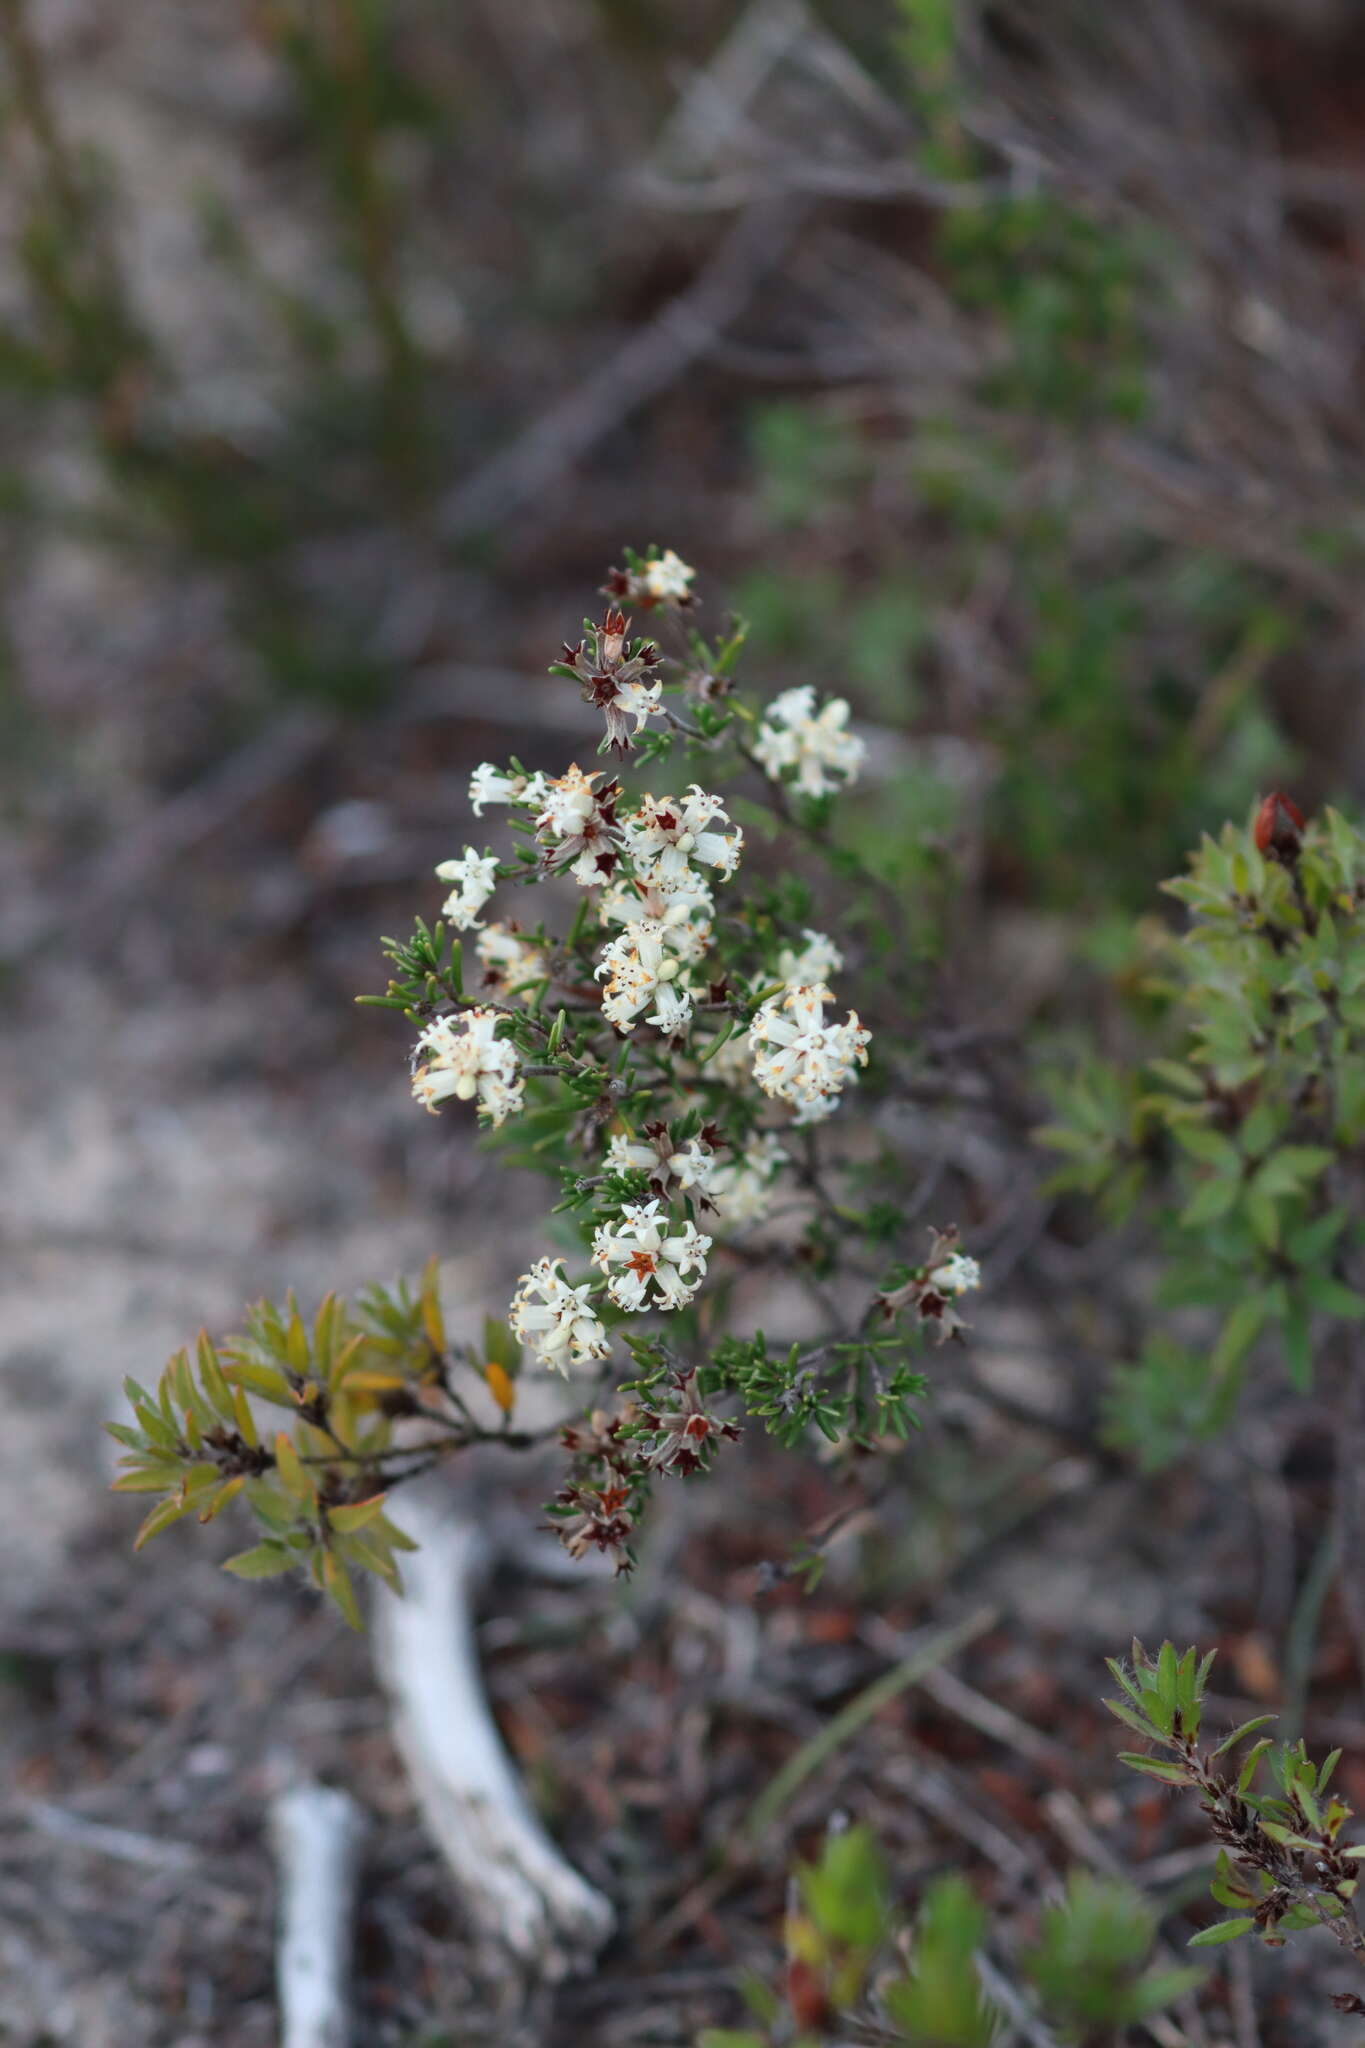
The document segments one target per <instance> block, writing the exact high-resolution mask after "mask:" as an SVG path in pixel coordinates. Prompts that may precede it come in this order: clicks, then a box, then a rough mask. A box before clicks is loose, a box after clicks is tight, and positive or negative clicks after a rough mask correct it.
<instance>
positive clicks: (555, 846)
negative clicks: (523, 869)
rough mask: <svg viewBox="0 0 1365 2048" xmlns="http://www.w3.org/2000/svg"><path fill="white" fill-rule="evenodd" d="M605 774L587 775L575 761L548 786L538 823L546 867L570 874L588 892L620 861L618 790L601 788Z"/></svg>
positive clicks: (616, 786) (611, 786)
mask: <svg viewBox="0 0 1365 2048" xmlns="http://www.w3.org/2000/svg"><path fill="white" fill-rule="evenodd" d="M601 780H602V771H601V770H600V769H599V770H598V771H597V773H596V774H593V775H585V774H584V773H583V770H582V769H581V768H580V767H579V766H578V763H577V762H576V761H575V762H574V763H573V765H572V766H571V767H569V768H566V769H565V771H564V773H563V774H562V775H557V776H555V777H553V778H552V779H551V780H550V781H549V782H547V783H546V785H545V791H544V803H543V807H542V809H541V812H540V815H539V817H538V818H537V819H536V837H537V838H538V839H539V840H540V842H541V844H542V845H543V846H544V847H545V848H546V851H545V854H544V856H543V859H544V864H545V866H546V867H547V868H552V869H558V870H567V871H568V873H569V874H571V875H572V876H573V878H574V880H575V881H576V882H577V883H578V884H579V885H580V886H581V887H582V888H584V889H591V888H593V887H594V886H595V885H596V884H598V883H604V882H607V881H609V880H610V878H611V874H612V870H613V869H614V868H615V866H616V863H617V861H618V860H619V858H620V853H619V850H618V849H619V843H620V837H621V834H620V831H619V828H618V827H617V824H616V800H617V798H618V796H619V795H620V785H619V784H618V783H617V782H616V781H615V780H612V781H610V782H608V783H606V784H605V785H604V787H603V788H602V789H600V790H599V789H598V788H597V786H596V785H597V784H598V783H599V782H601Z"/></svg>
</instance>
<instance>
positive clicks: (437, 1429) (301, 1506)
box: [106, 1262, 517, 1628]
mask: <svg viewBox="0 0 1365 2048" xmlns="http://www.w3.org/2000/svg"><path fill="white" fill-rule="evenodd" d="M516 1368H517V1354H516V1347H515V1346H514V1345H512V1344H511V1340H510V1337H509V1336H508V1333H507V1332H506V1330H505V1328H503V1327H502V1326H500V1325H496V1324H490V1325H489V1328H488V1330H487V1331H486V1332H485V1342H484V1355H483V1357H482V1358H479V1357H476V1356H472V1355H468V1354H457V1353H456V1352H455V1351H454V1350H453V1349H452V1348H451V1347H450V1345H449V1344H448V1342H447V1339H446V1334H445V1325H444V1320H443V1317H442V1313H441V1303H440V1297H439V1293H438V1291H437V1285H436V1272H435V1265H434V1262H433V1264H432V1265H431V1266H429V1267H428V1269H427V1272H426V1274H425V1275H424V1277H423V1280H422V1284H421V1286H420V1288H418V1289H417V1290H415V1291H414V1290H412V1289H410V1288H409V1287H408V1286H407V1285H406V1283H400V1285H399V1286H397V1287H396V1288H392V1289H389V1288H379V1287H376V1288H372V1289H371V1290H370V1291H369V1293H368V1294H366V1295H364V1296H363V1297H362V1298H361V1299H360V1300H359V1301H358V1302H357V1303H356V1304H355V1305H354V1306H353V1307H352V1306H348V1304H347V1303H346V1302H345V1301H342V1300H341V1299H339V1298H338V1297H337V1296H336V1295H328V1297H327V1298H326V1300H325V1301H324V1302H323V1303H322V1304H321V1306H320V1307H319V1309H318V1311H317V1314H316V1316H315V1317H314V1318H313V1320H312V1322H311V1323H310V1322H306V1321H305V1320H304V1318H303V1316H302V1315H301V1314H300V1312H299V1309H298V1306H297V1304H296V1303H295V1302H294V1300H293V1299H292V1297H291V1298H290V1299H289V1301H288V1302H287V1303H286V1304H285V1306H284V1307H283V1308H277V1307H276V1306H275V1305H274V1304H273V1303H271V1302H267V1301H263V1302H260V1303H258V1304H257V1306H256V1308H255V1309H253V1310H252V1312H251V1314H250V1317H249V1320H248V1323H247V1327H246V1330H245V1331H244V1332H243V1333H242V1334H241V1335H240V1336H237V1337H232V1338H229V1339H228V1340H227V1342H226V1343H224V1344H223V1345H221V1346H215V1345H213V1344H212V1343H211V1342H210V1341H209V1339H208V1337H207V1336H206V1335H202V1334H201V1336H200V1338H199V1340H198V1344H197V1346H196V1348H195V1350H194V1352H193V1353H192V1354H191V1353H190V1352H188V1351H179V1352H177V1353H176V1354H175V1356H174V1357H173V1358H172V1359H171V1361H170V1363H169V1364H168V1365H167V1367H166V1369H165V1371H164V1372H163V1374H162V1375H161V1379H160V1381H159V1383H158V1386H157V1390H156V1392H155V1393H154V1394H153V1393H149V1392H148V1391H147V1390H146V1389H145V1388H143V1387H141V1386H140V1385H139V1384H138V1383H137V1381H135V1380H129V1381H127V1382H126V1388H125V1391H126V1393H127V1397H128V1401H129V1403H130V1405H131V1408H132V1412H133V1421H132V1422H131V1423H116V1422H111V1423H108V1424H106V1428H107V1429H108V1430H109V1433H110V1435H111V1436H113V1437H114V1438H115V1440H116V1441H117V1442H118V1443H120V1444H121V1445H122V1446H123V1449H124V1456H123V1458H122V1459H121V1460H120V1463H121V1465H122V1467H123V1471H122V1473H121V1475H120V1477H119V1478H118V1479H117V1480H116V1481H115V1482H114V1484H115V1490H116V1491H118V1492H122V1493H152V1494H156V1495H158V1496H159V1498H158V1500H157V1501H156V1503H155V1505H154V1506H153V1507H152V1509H151V1511H150V1512H149V1513H148V1515H147V1517H146V1519H145V1520H144V1521H143V1524H142V1527H141V1529H140V1531H139V1533H138V1537H137V1543H138V1547H139V1548H140V1547H141V1545H142V1544H144V1543H146V1542H148V1541H149V1540H150V1539H151V1538H152V1537H153V1536H156V1535H159V1534H160V1532H161V1531H162V1530H163V1529H167V1528H169V1527H170V1526H171V1524H172V1523H173V1522H178V1521H180V1520H181V1519H182V1518H183V1517H184V1516H186V1515H190V1514H194V1515H196V1516H197V1517H198V1519H199V1520H200V1521H201V1522H208V1521H212V1520H213V1519H214V1517H215V1516H217V1515H218V1514H220V1513H221V1512H222V1511H223V1509H224V1508H226V1507H228V1506H230V1505H231V1504H232V1503H233V1502H240V1503H241V1505H242V1506H243V1507H245V1508H246V1509H247V1510H249V1512H250V1514H251V1515H252V1517H253V1518H254V1520H255V1522H256V1523H257V1525H258V1527H259V1529H260V1530H261V1532H262V1535H261V1540H260V1541H259V1542H258V1543H256V1544H255V1545H254V1547H253V1548H251V1549H249V1550H245V1551H242V1552H240V1553H239V1554H238V1555H237V1556H235V1557H231V1558H229V1559H228V1560H227V1563H226V1566H225V1569H226V1570H227V1571H230V1572H233V1573H235V1574H236V1575H237V1576H238V1577H239V1578H246V1579H261V1578H273V1577H276V1576H278V1575H279V1574H282V1573H285V1572H300V1573H304V1574H306V1575H307V1576H308V1577H309V1578H310V1579H311V1580H312V1582H313V1584H314V1585H316V1586H318V1587H319V1588H320V1589H321V1590H322V1591H323V1592H324V1593H326V1594H327V1595H328V1597H329V1598H330V1599H331V1600H332V1601H333V1602H334V1604H335V1605H336V1607H337V1608H338V1610H339V1611H340V1613H341V1614H342V1615H343V1617H344V1618H345V1620H346V1621H347V1622H348V1623H349V1624H350V1625H351V1626H352V1627H354V1628H358V1627H359V1626H360V1610H359V1606H358V1604H357V1601H356V1596H355V1589H354V1586H353V1584H352V1579H351V1574H352V1572H355V1571H360V1572H362V1573H363V1572H373V1573H375V1574H376V1576H377V1577H379V1578H381V1579H382V1580H383V1581H384V1582H385V1584H387V1585H390V1586H392V1587H394V1588H395V1590H396V1589H397V1587H398V1585H399V1574H398V1567H397V1564H396V1562H395V1557H394V1553H395V1552H396V1551H402V1550H408V1549H411V1547H412V1546H411V1544H410V1543H409V1541H408V1539H407V1538H406V1537H405V1536H404V1535H403V1534H402V1532H401V1531H400V1530H399V1529H397V1528H396V1527H395V1526H394V1524H393V1523H392V1522H391V1521H390V1520H389V1519H388V1517H387V1516H386V1515H385V1513H384V1502H385V1496H386V1493H387V1490H388V1489H389V1488H390V1487H391V1486H392V1485H394V1484H397V1483H400V1482H401V1481H402V1480H404V1479H408V1478H411V1477H413V1476H414V1475H415V1473H416V1472H418V1471H421V1470H422V1469H424V1467H425V1466H426V1465H428V1464H430V1463H431V1462H432V1461H433V1459H434V1458H435V1457H437V1456H444V1455H446V1454H447V1453H448V1451H449V1450H450V1449H451V1448H452V1446H455V1445H461V1444H468V1443H471V1442H474V1441H477V1440H479V1439H481V1438H484V1437H489V1438H492V1437H497V1438H499V1439H501V1440H503V1441H508V1440H513V1441H515V1439H510V1438H509V1433H508V1431H507V1429H506V1428H505V1427H504V1428H502V1429H494V1428H484V1427H481V1426H480V1425H479V1424H478V1423H477V1422H476V1421H475V1420H474V1417H473V1415H472V1414H471V1412H470V1408H469V1405H468V1401H467V1399H466V1395H465V1393H463V1392H462V1391H461V1385H460V1378H461V1374H464V1375H465V1376H466V1389H467V1390H472V1387H473V1385H474V1383H475V1381H476V1380H482V1381H483V1382H484V1383H485V1385H486V1386H487V1388H488V1391H489V1392H490V1393H491V1394H492V1396H493V1399H494V1401H495V1403H496V1404H497V1406H498V1407H499V1408H500V1409H502V1411H503V1416H504V1423H505V1422H506V1418H507V1416H508V1414H509V1413H510V1408H511V1397H510V1387H511V1381H512V1379H513V1377H514V1376H515V1372H516ZM499 1375H500V1377H499ZM262 1406H264V1407H266V1408H276V1409H281V1410H283V1411H284V1413H285V1414H286V1415H287V1416H288V1418H289V1427H287V1428H284V1429H280V1430H278V1431H275V1432H273V1433H272V1432H270V1431H268V1430H267V1431H263V1430H262V1427H261V1424H260V1420H259V1413H260V1409H261V1407H262ZM405 1418H407V1419H412V1420H416V1421H420V1422H421V1423H422V1424H424V1425H425V1428H426V1435H425V1439H423V1438H417V1439H415V1440H414V1439H413V1438H411V1437H408V1438H405V1439H404V1440H403V1442H402V1443H401V1444H399V1443H395V1441H394V1428H395V1425H396V1424H397V1423H398V1422H399V1421H400V1420H402V1419H405Z"/></svg>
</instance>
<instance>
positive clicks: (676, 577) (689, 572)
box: [639, 548, 697, 604]
mask: <svg viewBox="0 0 1365 2048" xmlns="http://www.w3.org/2000/svg"><path fill="white" fill-rule="evenodd" d="M696 573H697V572H696V570H695V569H690V568H689V567H688V565H687V563H686V562H684V561H683V559H682V557H681V556H680V555H676V554H674V552H673V550H672V548H665V549H664V551H663V553H662V554H661V555H657V556H656V557H655V559H654V560H653V561H652V562H646V563H645V564H644V566H643V567H642V568H641V570H640V577H639V580H640V584H641V588H642V590H643V592H644V594H645V595H646V596H648V597H652V598H653V599H654V602H655V603H656V604H667V603H668V601H669V599H670V598H671V599H672V600H673V601H674V602H675V603H686V601H687V599H688V598H689V597H690V596H691V595H692V592H691V589H690V585H691V583H692V580H693V578H694V577H695V576H696Z"/></svg>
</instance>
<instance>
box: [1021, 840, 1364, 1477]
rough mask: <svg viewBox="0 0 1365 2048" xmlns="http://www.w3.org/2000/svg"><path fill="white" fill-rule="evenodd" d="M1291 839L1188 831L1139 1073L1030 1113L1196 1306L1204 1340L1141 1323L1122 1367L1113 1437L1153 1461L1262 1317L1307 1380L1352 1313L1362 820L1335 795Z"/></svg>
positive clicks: (1085, 1086)
mask: <svg viewBox="0 0 1365 2048" xmlns="http://www.w3.org/2000/svg"><path fill="white" fill-rule="evenodd" d="M1296 837H1298V841H1299V843H1298V844H1297V845H1296V846H1295V848H1294V850H1293V852H1292V854H1286V855H1285V856H1284V857H1282V858H1276V857H1274V856H1273V853H1272V852H1263V851H1261V850H1259V849H1258V847H1257V845H1256V843H1255V840H1254V837H1253V834H1252V831H1251V829H1250V827H1248V828H1246V829H1243V830H1240V831H1239V830H1237V829H1236V828H1234V827H1233V826H1231V825H1229V826H1228V827H1226V828H1225V830H1224V831H1223V833H1222V834H1221V836H1220V838H1219V839H1218V840H1216V841H1215V840H1213V839H1210V838H1208V837H1205V839H1204V841H1203V843H1202V845H1201V846H1200V849H1199V851H1198V853H1197V854H1196V855H1195V856H1194V859H1193V861H1192V863H1191V868H1190V872H1189V874H1188V875H1186V876H1182V877H1181V878H1180V879H1178V880H1176V881H1174V882H1170V883H1167V884H1166V887H1167V889H1168V891H1169V893H1170V894H1171V895H1172V896H1174V897H1176V898H1177V899H1178V900H1179V901H1180V902H1182V903H1183V904H1184V905H1185V906H1186V907H1187V910H1188V911H1189V913H1190V922H1189V925H1188V928H1187V929H1186V931H1185V932H1184V933H1182V934H1180V935H1179V936H1176V935H1166V936H1164V937H1163V938H1162V939H1161V940H1160V942H1159V943H1158V945H1157V948H1156V951H1155V954H1154V957H1153V958H1152V959H1151V962H1150V973H1149V976H1148V988H1149V990H1150V991H1151V993H1152V994H1154V995H1155V996H1156V998H1157V1000H1158V1002H1159V1003H1160V1005H1161V1007H1162V1010H1163V1012H1164V1023H1163V1027H1162V1028H1163V1034H1164V1037H1165V1040H1166V1047H1165V1050H1164V1052H1163V1056H1162V1057H1159V1058H1154V1059H1152V1060H1150V1061H1149V1062H1148V1065H1147V1068H1146V1073H1145V1077H1135V1076H1134V1075H1133V1074H1132V1073H1131V1072H1126V1071H1124V1070H1123V1069H1121V1068H1118V1067H1116V1066H1112V1065H1111V1066H1105V1065H1102V1064H1099V1063H1096V1064H1094V1065H1092V1067H1091V1068H1089V1069H1088V1070H1087V1071H1085V1072H1083V1073H1082V1074H1080V1075H1079V1076H1077V1077H1075V1078H1073V1079H1071V1080H1069V1081H1067V1082H1065V1083H1063V1084H1062V1085H1060V1086H1059V1087H1058V1088H1057V1089H1056V1090H1055V1091H1054V1100H1055V1103H1056V1107H1057V1110H1058V1117H1057V1121H1056V1122H1055V1123H1053V1124H1051V1125H1049V1126H1047V1127H1045V1128H1044V1129H1043V1130H1042V1131H1040V1132H1039V1134H1038V1135H1039V1137H1040V1140H1041V1142H1042V1143H1043V1144H1045V1145H1048V1146H1050V1147H1052V1148H1053V1149H1054V1150H1056V1151H1058V1152H1059V1153H1061V1154H1062V1155H1063V1158H1064V1160H1065V1164H1064V1165H1063V1167H1062V1169H1061V1171H1060V1172H1059V1173H1058V1174H1057V1175H1056V1176H1055V1177H1054V1181H1053V1186H1054V1187H1055V1188H1057V1189H1067V1188H1075V1189H1078V1190H1081V1191H1083V1192H1084V1193H1086V1194H1087V1195H1089V1196H1092V1197H1095V1198H1097V1199H1098V1200H1099V1202H1100V1204H1101V1206H1102V1208H1104V1209H1105V1210H1106V1212H1107V1213H1109V1214H1111V1215H1126V1214H1129V1213H1131V1212H1132V1211H1133V1210H1134V1209H1135V1208H1136V1209H1141V1210H1143V1211H1144V1212H1145V1213H1147V1214H1149V1215H1151V1216H1152V1217H1153V1219H1154V1220H1155V1222H1156V1224H1157V1227H1158V1228H1159V1229H1160V1231H1161V1232H1162V1235H1163V1239H1164V1242H1165V1245H1166V1248H1167V1264H1166V1271H1165V1275H1164V1278H1163V1281H1162V1286H1161V1290H1160V1299H1161V1301H1162V1302H1163V1304H1164V1305H1165V1306H1167V1307H1168V1308H1171V1309H1179V1310H1181V1311H1188V1310H1191V1309H1196V1310H1204V1311H1206V1312H1212V1314H1213V1316H1214V1317H1216V1324H1215V1333H1214V1335H1213V1337H1212V1340H1211V1341H1210V1342H1209V1343H1207V1344H1206V1345H1204V1346H1203V1347H1202V1348H1200V1349H1195V1348H1193V1347H1190V1346H1187V1345H1182V1344H1179V1343H1175V1342H1170V1341H1168V1340H1166V1339H1165V1338H1164V1337H1155V1336H1154V1337H1153V1339H1152V1340H1151V1341H1150V1342H1149V1343H1148V1345H1147V1347H1146V1348H1145V1350H1144V1352H1143V1355H1142V1357H1141V1359H1140V1361H1139V1362H1138V1363H1137V1364H1136V1365H1134V1366H1129V1367H1127V1368H1125V1369H1124V1370H1122V1371H1121V1372H1120V1373H1119V1375H1118V1377H1117V1380H1116V1384H1115V1388H1114V1392H1113V1395H1112V1399H1111V1404H1110V1425H1111V1429H1112V1432H1113V1434H1114V1437H1115V1440H1116V1441H1118V1442H1120V1443H1122V1444H1124V1445H1127V1446H1129V1447H1131V1448H1133V1449H1134V1450H1136V1451H1137V1452H1138V1453H1139V1455H1140V1456H1141V1458H1142V1459H1143V1461H1144V1462H1145V1463H1146V1464H1147V1465H1149V1466H1151V1467H1156V1466H1158V1465H1160V1464H1162V1463H1165V1462H1167V1461H1168V1459H1169V1458H1170V1457H1172V1456H1174V1455H1177V1454H1178V1452H1179V1450H1180V1449H1181V1448H1183V1445H1184V1443H1185V1442H1186V1441H1187V1440H1188V1436H1189V1435H1191V1434H1203V1433H1206V1432H1207V1431H1209V1430H1211V1429H1215V1428H1217V1427H1219V1426H1220V1425H1221V1424H1222V1423H1224V1422H1225V1421H1226V1420H1227V1418H1228V1416H1229V1415H1230V1413H1231V1412H1232V1410H1233V1408H1234V1406H1235V1404H1236V1401H1237V1397H1238V1393H1239V1390H1240V1388H1241V1385H1242V1382H1243V1379H1244V1376H1245V1374H1246V1372H1247V1370H1248V1368H1249V1367H1250V1365H1251V1364H1252V1363H1253V1361H1254V1360H1255V1359H1256V1358H1257V1356H1258V1355H1259V1354H1260V1353H1261V1352H1262V1351H1264V1350H1266V1349H1268V1348H1269V1340H1270V1339H1271V1338H1272V1337H1273V1339H1274V1348H1275V1350H1276V1351H1277V1352H1278V1354H1279V1355H1280V1356H1281V1357H1282V1359H1283V1361H1284V1365H1285V1368H1286V1370H1287V1372H1288V1375H1289V1377H1290V1379H1291V1381H1292V1382H1293V1384H1294V1385H1295V1386H1296V1387H1298V1388H1300V1389H1306V1388H1307V1387H1308V1386H1309V1385H1310V1384H1311V1382H1312V1377H1313V1370H1314V1361H1315V1358H1316V1356H1317V1354H1318V1351H1319V1350H1320V1348H1321V1345H1322V1343H1323V1341H1324V1339H1325V1337H1326V1336H1327V1335H1328V1334H1329V1333H1330V1331H1331V1330H1332V1329H1333V1328H1334V1327H1335V1328H1339V1327H1341V1326H1342V1325H1343V1324H1346V1325H1350V1324H1352V1323H1355V1322H1358V1321H1359V1320H1360V1319H1361V1317H1362V1316H1365V1297H1362V1296H1361V1295H1360V1294H1359V1293H1358V1292H1357V1291H1356V1290H1355V1288H1354V1287H1353V1286H1352V1285H1350V1284H1349V1280H1348V1278H1347V1274H1348V1272H1349V1260H1350V1257H1351V1255H1352V1253H1353V1251H1354V1248H1355V1247H1356V1246H1357V1245H1358V1244H1359V1242H1360V1233H1361V1226H1360V1222H1359V1199H1358V1194H1356V1192H1355V1191H1356V1189H1357V1186H1358V1182H1357V1168H1356V1165H1355V1158H1356V1154H1357V1152H1358V1148H1359V1146H1360V1144H1361V1141H1362V1138H1365V1079H1363V1078H1362V1077H1363V1076H1365V945H1363V944H1362V938H1361V913H1362V905H1365V837H1362V835H1361V834H1360V832H1359V831H1358V830H1357V829H1356V828H1355V827H1354V826H1353V825H1351V824H1350V823H1349V822H1348V821H1347V820H1346V819H1345V818H1343V817H1341V816H1340V815H1339V814H1338V813H1337V812H1335V811H1330V810H1329V811H1327V812H1326V813H1325V814H1324V816H1323V818H1322V820H1321V822H1320V823H1317V824H1314V825H1312V826H1310V827H1309V828H1307V830H1306V831H1305V832H1304V833H1303V834H1302V835H1301V837H1299V836H1298V835H1296Z"/></svg>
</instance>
